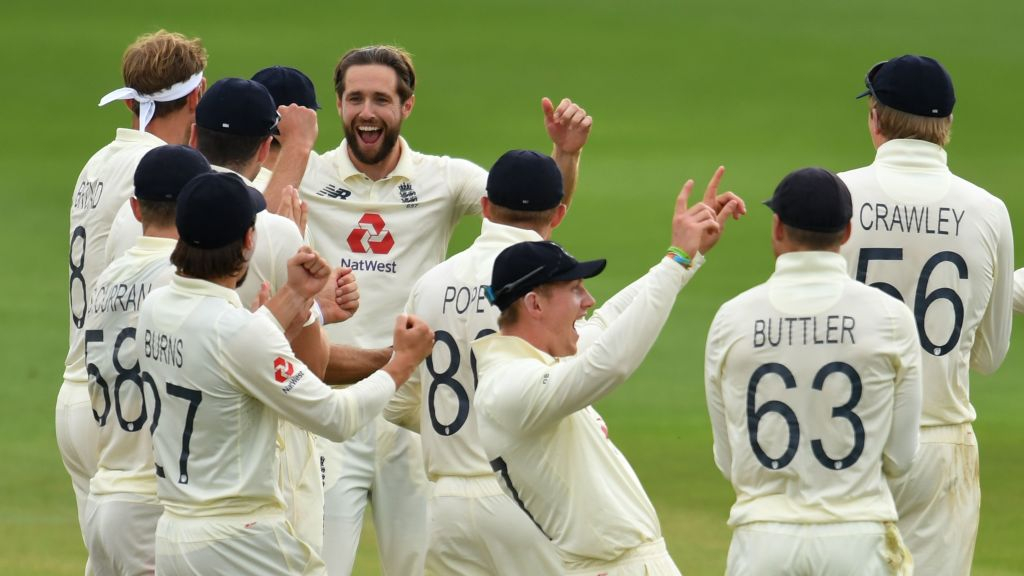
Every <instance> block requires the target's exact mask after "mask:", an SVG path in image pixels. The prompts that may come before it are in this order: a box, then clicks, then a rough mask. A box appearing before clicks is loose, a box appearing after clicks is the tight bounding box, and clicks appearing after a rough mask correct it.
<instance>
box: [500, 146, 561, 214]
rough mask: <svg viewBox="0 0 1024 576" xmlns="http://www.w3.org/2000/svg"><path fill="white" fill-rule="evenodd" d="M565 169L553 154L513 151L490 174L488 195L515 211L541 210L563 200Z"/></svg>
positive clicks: (504, 155) (503, 157)
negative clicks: (559, 164)
mask: <svg viewBox="0 0 1024 576" xmlns="http://www.w3.org/2000/svg"><path fill="white" fill-rule="evenodd" d="M563 195H564V194H563V191H562V171H561V170H559V169H558V164H555V161H554V160H552V159H551V157H550V156H546V155H544V154H539V153H537V152H534V151H532V150H509V151H508V152H505V153H504V154H502V155H501V158H498V161H497V162H495V163H494V166H492V167H491V171H490V173H489V174H488V175H487V198H488V200H490V201H491V202H492V203H494V204H497V205H498V206H503V207H505V208H511V209H513V210H525V211H528V212H539V211H542V210H548V209H550V208H554V207H555V206H558V204H559V203H561V202H562V197H563Z"/></svg>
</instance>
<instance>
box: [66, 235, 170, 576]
mask: <svg viewBox="0 0 1024 576" xmlns="http://www.w3.org/2000/svg"><path fill="white" fill-rule="evenodd" d="M176 244H177V241H175V240H172V239H167V238H150V237H145V236H144V237H141V238H139V239H138V241H137V242H136V244H135V246H134V247H132V248H131V249H130V250H129V251H128V252H127V253H126V254H125V255H124V256H122V257H121V258H118V259H117V260H115V261H114V262H111V264H110V266H108V267H107V268H106V269H105V270H104V271H103V273H102V274H100V276H99V278H97V280H96V282H95V286H94V288H93V291H92V294H91V295H90V298H89V307H88V309H87V313H86V320H85V353H86V370H87V371H88V372H89V375H90V378H89V395H90V397H91V399H92V411H93V416H94V418H96V421H97V423H98V424H99V442H98V450H99V460H98V465H97V470H96V474H95V476H93V477H92V481H91V482H90V485H89V506H88V507H87V508H88V510H87V513H86V516H87V522H86V526H85V531H86V541H87V543H88V546H89V558H90V564H91V565H92V568H93V571H94V573H95V574H97V576H102V575H105V574H111V575H113V574H140V575H141V574H147V573H150V574H151V573H152V572H153V570H154V569H155V566H154V562H155V552H154V543H153V538H154V534H155V533H156V521H157V518H159V517H160V513H161V512H163V507H162V506H160V501H159V500H157V496H156V477H155V476H154V474H153V470H154V468H153V442H152V437H151V435H150V430H151V429H152V425H153V422H154V418H155V416H156V415H155V414H154V413H153V408H154V406H155V399H154V397H153V392H152V386H153V385H152V384H151V383H149V382H147V380H146V376H145V375H143V374H142V373H141V371H140V370H139V356H138V346H137V343H138V341H137V340H136V325H137V323H138V316H139V307H140V306H141V305H142V302H143V300H145V298H146V297H147V296H148V295H149V293H150V292H152V291H153V289H154V288H159V287H160V286H163V285H165V284H167V283H168V282H170V278H171V276H172V275H173V274H174V267H173V266H172V265H171V262H170V255H171V252H173V251H174V246H175V245H176Z"/></svg>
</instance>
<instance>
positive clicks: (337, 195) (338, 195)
mask: <svg viewBox="0 0 1024 576" xmlns="http://www.w3.org/2000/svg"><path fill="white" fill-rule="evenodd" d="M316 195H317V196H323V197H325V198H333V199H335V200H348V197H349V196H351V195H352V192H351V191H349V190H345V189H344V188H338V187H337V186H335V185H334V184H328V185H327V186H324V188H323V190H320V191H319V192H317V193H316Z"/></svg>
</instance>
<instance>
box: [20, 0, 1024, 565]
mask: <svg viewBox="0 0 1024 576" xmlns="http://www.w3.org/2000/svg"><path fill="white" fill-rule="evenodd" d="M0 16H2V18H0V58H2V59H3V63H4V66H3V72H4V79H3V81H2V86H3V89H2V90H0V94H2V96H0V98H2V99H3V104H4V109H5V110H6V112H5V125H6V126H7V135H8V136H7V138H6V140H5V142H4V144H3V153H2V154H0V173H3V174H6V175H7V176H9V177H10V178H11V180H9V181H8V182H7V184H6V185H5V190H4V193H3V198H4V203H5V204H6V205H7V207H8V209H9V210H8V214H9V215H10V216H11V218H10V220H7V221H6V222H5V225H4V226H3V227H2V230H0V234H2V241H0V250H3V254H2V262H3V265H4V272H3V278H4V282H3V284H4V285H5V286H7V288H6V289H5V293H6V294H7V297H6V298H4V299H3V300H2V302H0V321H2V325H3V330H2V332H0V339H2V340H0V350H2V354H3V358H2V360H3V362H2V365H4V366H7V367H8V368H9V369H10V370H11V372H10V373H9V374H8V376H7V378H6V383H5V385H3V386H0V406H2V410H3V417H2V418H0V438H2V440H0V451H2V452H0V461H2V462H3V472H2V473H0V574H5V575H22V574H46V575H52V574H69V575H70V574H81V573H82V565H83V562H84V559H85V551H84V547H83V546H82V544H81V540H80V536H79V531H78V526H77V522H76V516H75V506H74V500H73V496H72V491H71V486H70V481H69V478H68V476H67V475H66V474H65V472H64V470H63V467H62V466H61V463H60V457H59V455H58V452H57V448H56V443H55V440H54V431H53V409H54V402H55V398H56V394H57V389H58V388H59V386H60V379H61V371H62V360H63V358H64V356H65V353H66V350H67V349H66V346H67V334H66V330H67V328H66V327H67V320H66V318H67V316H66V315H67V250H68V244H67V242H68V239H67V218H68V210H69V204H70V200H69V199H70V196H71V192H72V189H73V186H74V180H75V177H76V175H77V174H78V171H79V170H80V168H81V166H82V164H83V163H84V162H85V161H86V160H87V159H88V157H89V156H90V155H91V154H92V152H93V151H95V150H96V149H98V148H99V147H101V146H103V145H104V144H106V143H107V142H108V141H110V139H111V138H112V137H113V135H114V129H115V127H117V126H125V125H127V123H128V121H129V117H128V115H127V113H126V112H125V110H124V108H123V107H122V106H115V105H111V106H109V107H107V108H97V107H96V103H97V102H98V100H99V98H100V97H101V96H102V95H104V94H105V93H107V92H108V91H109V90H112V89H114V88H117V87H120V86H121V85H122V82H121V76H120V58H121V54H122V52H123V50H124V48H125V47H126V46H127V45H128V44H129V43H131V42H132V40H134V38H135V37H136V36H137V35H139V34H141V33H143V32H149V31H153V30H156V29H158V28H161V27H163V28H167V29H171V30H175V31H180V32H183V33H185V34H188V35H190V36H200V37H202V39H203V41H204V44H205V46H206V47H207V49H208V51H209V55H210V62H209V68H208V70H207V78H209V79H210V81H211V82H212V81H213V80H216V79H217V78H221V77H224V76H245V77H248V76H250V75H251V74H252V73H253V72H255V71H256V70H258V69H259V68H262V67H264V66H268V65H273V64H284V65H290V66H295V67H298V68H300V69H302V70H304V71H306V72H307V73H308V74H309V75H310V76H311V77H312V78H313V80H314V82H316V83H317V86H318V93H319V97H320V99H321V103H322V104H323V105H324V108H323V110H321V112H320V122H321V124H320V138H319V142H318V149H319V150H321V151H323V150H327V149H329V148H333V147H335V146H336V145H337V142H338V141H339V140H340V138H341V128H340V124H339V121H338V118H337V115H336V113H335V110H334V107H333V101H334V96H333V93H332V86H331V74H332V71H333V67H334V64H335V63H336V61H337V59H338V57H339V56H340V55H341V54H342V53H343V52H344V51H345V50H347V49H348V48H350V47H354V46H360V45H365V44H371V43H396V44H400V45H402V46H404V47H406V48H407V49H408V50H410V51H411V52H412V53H413V55H414V59H415V63H416V67H417V71H418V78H419V82H418V90H417V106H416V109H415V111H414V113H413V115H412V116H411V118H410V119H409V120H408V121H407V122H406V124H405V126H404V132H403V134H404V135H405V136H406V138H407V139H408V140H409V142H410V143H411V144H412V146H413V147H414V148H416V149H418V150H420V151H423V152H428V153H437V154H448V155H451V156H456V157H464V158H469V159H471V160H474V161H475V162H477V163H478V164H480V165H482V166H485V167H487V166H490V164H491V163H492V162H493V161H494V160H495V159H496V158H497V157H498V156H499V155H500V153H501V152H503V151H504V150H507V149H509V148H535V149H539V150H542V151H548V150H549V144H548V142H547V141H546V137H545V135H544V131H543V125H542V123H541V112H540V103H539V101H540V98H541V97H542V96H544V95H548V96H551V97H552V98H560V97H562V96H571V97H572V98H574V99H576V100H577V101H578V102H580V103H581V104H582V105H583V106H584V107H585V108H586V109H587V111H588V112H589V113H590V114H592V115H593V117H594V129H593V133H592V136H591V140H590V144H589V145H588V146H587V148H586V150H585V152H584V157H583V166H582V175H581V181H580V186H579V191H578V195H577V197H576V202H575V203H574V205H573V208H572V212H571V215H570V217H569V219H568V220H567V222H566V223H565V225H564V226H563V227H562V228H560V229H559V230H558V232H557V236H556V239H558V240H560V241H561V242H563V243H564V244H566V245H567V246H568V247H569V248H570V250H572V251H573V253H574V254H576V255H577V256H578V257H580V258H591V257H607V258H609V260H610V263H609V266H608V269H607V271H606V272H605V273H604V274H603V275H602V276H601V277H599V278H597V279H595V280H594V281H592V282H588V286H590V287H591V290H592V291H593V292H594V293H595V295H596V296H597V297H598V299H599V301H600V300H603V299H604V298H607V297H608V296H610V295H611V294H612V293H613V292H614V291H615V290H616V289H617V288H619V287H621V286H623V285H625V284H626V283H627V282H628V281H630V280H632V279H634V278H635V277H637V276H639V275H640V274H641V273H642V272H643V271H645V270H646V268H647V267H648V266H650V265H651V264H652V263H653V262H655V261H656V260H657V259H658V258H659V257H660V255H661V252H662V249H663V248H664V246H665V245H666V243H667V241H668V238H669V219H670V217H671V210H672V206H673V201H674V197H675V194H676V193H677V192H678V190H679V187H680V186H681V184H682V182H683V181H684V180H685V179H686V178H689V177H693V178H695V179H696V180H697V181H698V189H701V188H702V187H703V183H704V182H706V181H707V178H708V177H710V175H711V174H712V172H713V170H714V169H715V167H716V166H718V165H719V164H724V165H726V166H727V169H728V170H727V173H726V177H725V181H724V182H725V185H726V186H727V188H728V189H732V190H735V191H736V192H737V193H740V194H742V195H744V196H745V197H746V198H747V200H748V202H749V203H750V204H751V213H750V215H749V217H748V218H747V219H746V220H745V221H743V222H739V223H735V224H732V225H730V227H729V230H728V233H727V237H726V238H725V240H724V241H723V243H722V244H721V245H720V246H719V247H718V249H717V250H716V251H715V252H714V253H713V254H712V255H711V257H710V258H709V259H708V263H707V265H706V267H705V269H704V270H703V271H702V273H701V274H700V275H699V276H698V277H697V278H696V279H695V280H694V282H693V283H691V284H690V285H689V286H688V287H687V288H686V290H685V291H684V293H683V294H682V296H681V297H680V298H679V301H678V303H677V305H676V308H675V311H674V313H673V318H672V320H671V321H670V323H669V325H668V327H667V328H666V330H665V332H664V334H663V335H662V337H661V339H660V340H659V342H658V344H657V346H656V347H655V349H654V351H653V352H652V353H651V354H650V356H649V357H648V359H647V362H646V363H645V364H644V366H643V367H642V368H641V369H640V370H639V372H638V373H637V374H636V375H635V376H634V377H633V378H632V379H631V380H630V381H629V382H628V383H626V384H625V385H624V386H622V388H620V389H619V390H618V391H616V392H615V393H614V394H613V395H612V396H611V397H610V398H608V399H607V400H605V401H603V402H602V403H601V404H600V406H599V407H598V408H599V409H600V411H601V412H602V414H603V415H604V417H605V419H606V421H607V423H608V425H609V428H610V432H611V435H612V438H613V439H614V440H615V442H616V444H617V445H618V446H619V448H620V449H621V450H622V451H623V453H624V454H625V455H626V456H627V458H629V460H630V461H631V462H632V464H633V466H634V467H635V469H636V471H637V473H638V474H639V475H640V478H641V480H642V482H643V483H644V486H645V487H646V488H647V491H648V493H649V494H650V496H651V498H652V500H653V501H654V504H655V506H656V508H657V510H658V513H659V515H660V518H661V521H662V525H663V529H664V533H665V536H666V538H667V540H668V544H669V548H670V551H671V552H672V555H673V556H674V558H675V560H676V561H677V563H678V564H679V566H680V568H681V569H682V571H683V573H685V574H687V576H702V575H712V574H721V573H722V572H723V570H724V566H725V558H726V550H727V547H728V542H729V537H730V533H729V529H728V527H727V526H726V525H725V520H726V518H727V515H728V509H729V506H730V505H731V503H732V491H731V490H730V487H729V485H728V484H727V483H726V481H725V480H724V479H722V478H721V476H720V475H719V473H718V471H717V470H716V469H715V467H714V464H713V461H712V456H711V433H710V425H709V423H708V418H707V414H706V409H705V404H704V398H703V380H702V366H703V348H704V338H705V334H706V332H707V328H708V326H709V324H710V321H711V317H712V315H713V314H714V312H715V310H716V309H717V307H718V306H719V305H720V304H721V303H722V302H724V301H725V300H727V299H729V298H730V297H732V296H734V295H735V294H737V293H738V292H740V291H742V290H744V289H746V288H747V287H749V286H752V285H753V284H756V283H758V282H761V281H763V279H764V278H766V277H767V275H768V274H769V273H770V271H771V270H772V265H773V263H772V258H771V252H770V248H769V246H768V241H767V238H768V226H769V223H770V218H769V212H768V211H767V209H764V208H763V207H761V206H760V205H759V204H758V201H760V200H762V199H764V198H766V197H768V196H769V195H770V193H771V190H772V189H773V188H774V186H775V184H776V183H777V182H778V181H779V180H780V179H781V177H782V176H783V175H784V174H786V173H787V172H789V171H790V170H792V169H794V168H798V167H802V166H807V165H821V166H825V167H828V168H831V169H833V170H843V169H848V168H852V167H856V166H860V165H864V164H867V163H869V162H870V161H871V159H872V158H873V149H872V147H871V144H870V141H869V138H868V134H867V130H866V114H867V113H866V109H865V104H864V103H863V102H862V101H856V100H854V98H853V97H854V95H856V94H857V93H858V91H859V90H860V89H861V87H862V84H863V82H862V81H863V77H864V74H865V72H866V71H867V69H868V68H869V67H870V66H871V65H872V64H874V63H875V62H878V61H880V60H884V59H886V58H889V57H892V56H896V55H899V54H903V53H908V52H913V53H924V54H929V55H932V56H935V57H937V58H938V59H940V60H941V61H942V62H943V63H944V64H945V65H946V66H947V67H948V69H949V70H950V71H951V73H952V75H953V78H954V80H955V82H956V87H957V95H958V98H959V102H958V104H957V108H956V122H955V123H954V136H953V142H952V144H951V145H950V147H949V152H950V164H951V167H952V168H953V170H954V171H956V172H957V173H959V174H960V175H962V176H964V177H966V178H968V179H970V180H972V181H974V182H975V183H977V184H979V185H981V186H983V187H985V188H987V189H989V190H990V191H992V192H993V193H995V194H996V195H998V196H1000V197H1001V198H1003V200H1004V201H1005V202H1006V203H1007V205H1008V206H1009V208H1010V214H1011V218H1018V217H1019V216H1020V215H1021V213H1022V212H1021V211H1022V208H1024V200H1022V199H1021V197H1020V186H1019V184H1018V182H1019V180H1020V177H1019V173H1020V171H1021V166H1022V163H1021V161H1020V158H1021V157H1022V155H1024V152H1022V149H1021V146H1020V144H1019V142H1020V134H1021V133H1022V132H1024V118H1022V115H1021V112H1020V109H1021V105H1020V98H1021V96H1020V94H1021V87H1022V86H1024V79H1022V74H1021V73H1022V62H1024V43H1022V42H1021V40H1020V36H1019V34H1020V24H1021V22H1024V3H1021V2H1019V1H1016V0H1003V1H998V2H989V1H983V0H979V1H976V2H970V3H968V2H961V1H952V0H930V1H920V0H912V1H903V2H892V1H881V0H864V1H861V2H843V1H837V0H814V1H811V0H790V1H779V2H763V1H759V0H743V1H731V0H720V1H712V0H702V1H689V0H663V1H659V0H633V1H631V2H622V1H609V0H575V1H552V2H543V1H539V0H512V1H509V2H501V3H498V2H485V1H477V2H472V1H468V0H435V1H432V2H405V1H403V2H378V3H368V2H359V3H355V2H344V1H334V2H317V1H308V2H278V3H270V2H262V1H256V0H250V1H244V2H243V1H237V0H231V1H217V2H199V1H195V0H179V1H177V2H174V3H166V2H163V3H157V2H129V3H118V4H116V5H115V4H114V3H110V2H99V3H82V2H70V1H68V0H57V1H55V2H27V1H24V0H5V2H4V5H3V7H2V8H0ZM1015 38H1016V40H1015ZM477 229H478V222H465V223H464V224H463V225H462V226H461V227H460V229H459V231H458V234H457V236H456V238H455V240H454V241H453V243H452V246H451V249H452V251H455V250H458V249H461V248H463V247H464V246H466V245H467V244H468V243H469V242H470V241H471V239H472V237H473V236H474V235H475V233H476V231H477ZM1018 229H1024V225H1019V226H1018ZM1017 238H1018V239H1020V238H1021V234H1020V233H1019V232H1018V234H1017ZM1022 261H1024V257H1018V263H1020V262H1022ZM1015 324H1016V326H1015V327H1016V328H1017V332H1016V333H1015V335H1014V342H1013V345H1012V347H1011V351H1010V354H1009V357H1008V358H1007V360H1006V362H1005V364H1004V365H1003V367H1002V369H1001V370H1000V371H999V372H998V373H997V374H996V375H994V376H992V377H986V378H983V377H980V376H975V377H974V387H973V388H974V394H973V398H974V402H975V405H976V407H977V410H978V414H979V419H978V422H977V424H976V430H977V432H978V436H979V438H980V443H981V454H982V484H983V487H984V488H983V495H984V497H983V499H982V505H983V510H982V524H981V533H980V535H979V538H978V547H977V553H976V557H975V563H974V574H976V575H979V576H1002V575H1010V574H1024V546H1022V545H1021V542H1022V536H1024V491H1022V490H1021V489H1020V478H1021V477H1022V476H1024V459H1022V458H1021V454H1022V448H1021V447H1022V446H1024V423H1022V422H1021V420H1020V419H1019V417H1018V416H1017V415H1018V414H1019V412H1020V410H1019V408H1020V407H1021V406H1022V405H1024V388H1022V387H1021V386H1020V383H1019V382H1018V380H1019V378H1018V377H1017V376H1018V375H1019V374H1021V373H1022V370H1024V362H1022V354H1021V353H1020V347H1021V345H1024V337H1022V336H1021V331H1022V329H1024V324H1022V323H1021V322H1020V321H1019V320H1018V321H1016V323H1015ZM364 535H365V538H364V542H363V545H362V547H361V551H360V556H359V560H358V564H357V566H356V573H357V574H374V573H376V572H377V568H376V554H377V553H376V549H375V547H374V544H373V538H372V531H364Z"/></svg>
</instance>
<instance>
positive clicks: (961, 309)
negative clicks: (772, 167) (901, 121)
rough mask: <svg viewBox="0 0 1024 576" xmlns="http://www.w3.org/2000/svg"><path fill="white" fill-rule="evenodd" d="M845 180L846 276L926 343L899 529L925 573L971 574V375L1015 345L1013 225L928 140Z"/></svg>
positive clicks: (974, 506) (887, 152) (974, 472)
mask: <svg viewBox="0 0 1024 576" xmlns="http://www.w3.org/2000/svg"><path fill="white" fill-rule="evenodd" d="M839 176H840V178H842V179H843V180H844V181H845V182H846V184H847V186H848V187H849V188H850V194H851V195H852V197H853V219H852V225H853V234H852V236H851V237H850V240H849V242H847V243H846V244H845V245H844V246H843V248H842V252H841V253H842V255H843V256H844V257H845V258H846V261H847V270H848V272H849V274H850V275H851V276H853V277H854V278H856V279H857V280H859V281H861V282H864V283H866V284H868V285H871V286H875V287H876V288H880V289H882V290H883V291H885V292H887V293H888V294H890V295H892V296H894V297H896V298H898V299H899V300H901V301H903V302H904V303H905V304H906V305H907V306H908V307H909V308H910V310H911V311H912V312H913V314H914V317H915V320H916V325H917V329H918V336H919V339H920V345H921V356H922V359H921V362H922V382H923V387H924V395H923V397H924V404H923V409H922V415H921V426H922V429H921V450H920V452H919V454H918V457H917V459H916V460H915V463H914V467H913V468H912V470H911V471H910V472H909V473H908V475H907V476H906V477H904V478H901V479H899V480H898V481H894V482H893V483H891V488H892V490H893V496H894V498H895V500H896V509H897V511H898V512H899V515H900V521H899V526H900V532H902V533H903V537H904V538H905V539H906V541H907V544H908V546H909V548H910V551H911V552H912V553H913V555H914V558H915V561H916V565H917V570H918V573H921V574H966V573H968V572H969V571H970V564H971V558H972V556H973V553H974V541H975V538H976V536H977V526H978V510H979V508H980V494H981V492H980V486H979V484H978V450H977V441H976V440H975V437H974V432H973V430H972V428H971V425H970V423H971V422H972V421H973V420H974V418H975V411H974V407H973V406H972V405H971V403H970V384H969V373H970V370H971V369H972V368H973V369H975V370H978V371H979V372H982V373H990V372H992V371H994V370H995V369H996V368H998V367H999V365H1000V364H1001V363H1002V361H1003V358H1005V356H1006V351H1007V348H1008V347H1009V344H1010V328H1011V324H1012V314H1013V312H1012V298H1013V236H1012V232H1011V229H1010V218H1009V215H1008V214H1007V211H1006V206H1005V205H1004V204H1003V202H1002V201H1001V200H999V199H998V198H996V197H995V196H992V195H991V194H989V193H988V192H986V191H985V190H982V189H981V188H979V187H977V186H975V185H973V184H971V183H970V182H967V181H966V180H964V179H962V178H959V177H957V176H956V175H954V174H953V173H951V172H950V171H949V168H947V166H946V152H945V150H943V149H942V148H941V147H940V146H937V145H935V144H931V143H929V142H924V141H920V140H891V141H889V142H886V143H884V144H882V145H881V146H880V147H879V148H878V151H877V155H876V157H875V162H874V163H873V164H871V165H870V166H867V167H865V168H860V169H857V170H852V171H849V172H844V173H841V174H840V175H839Z"/></svg>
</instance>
